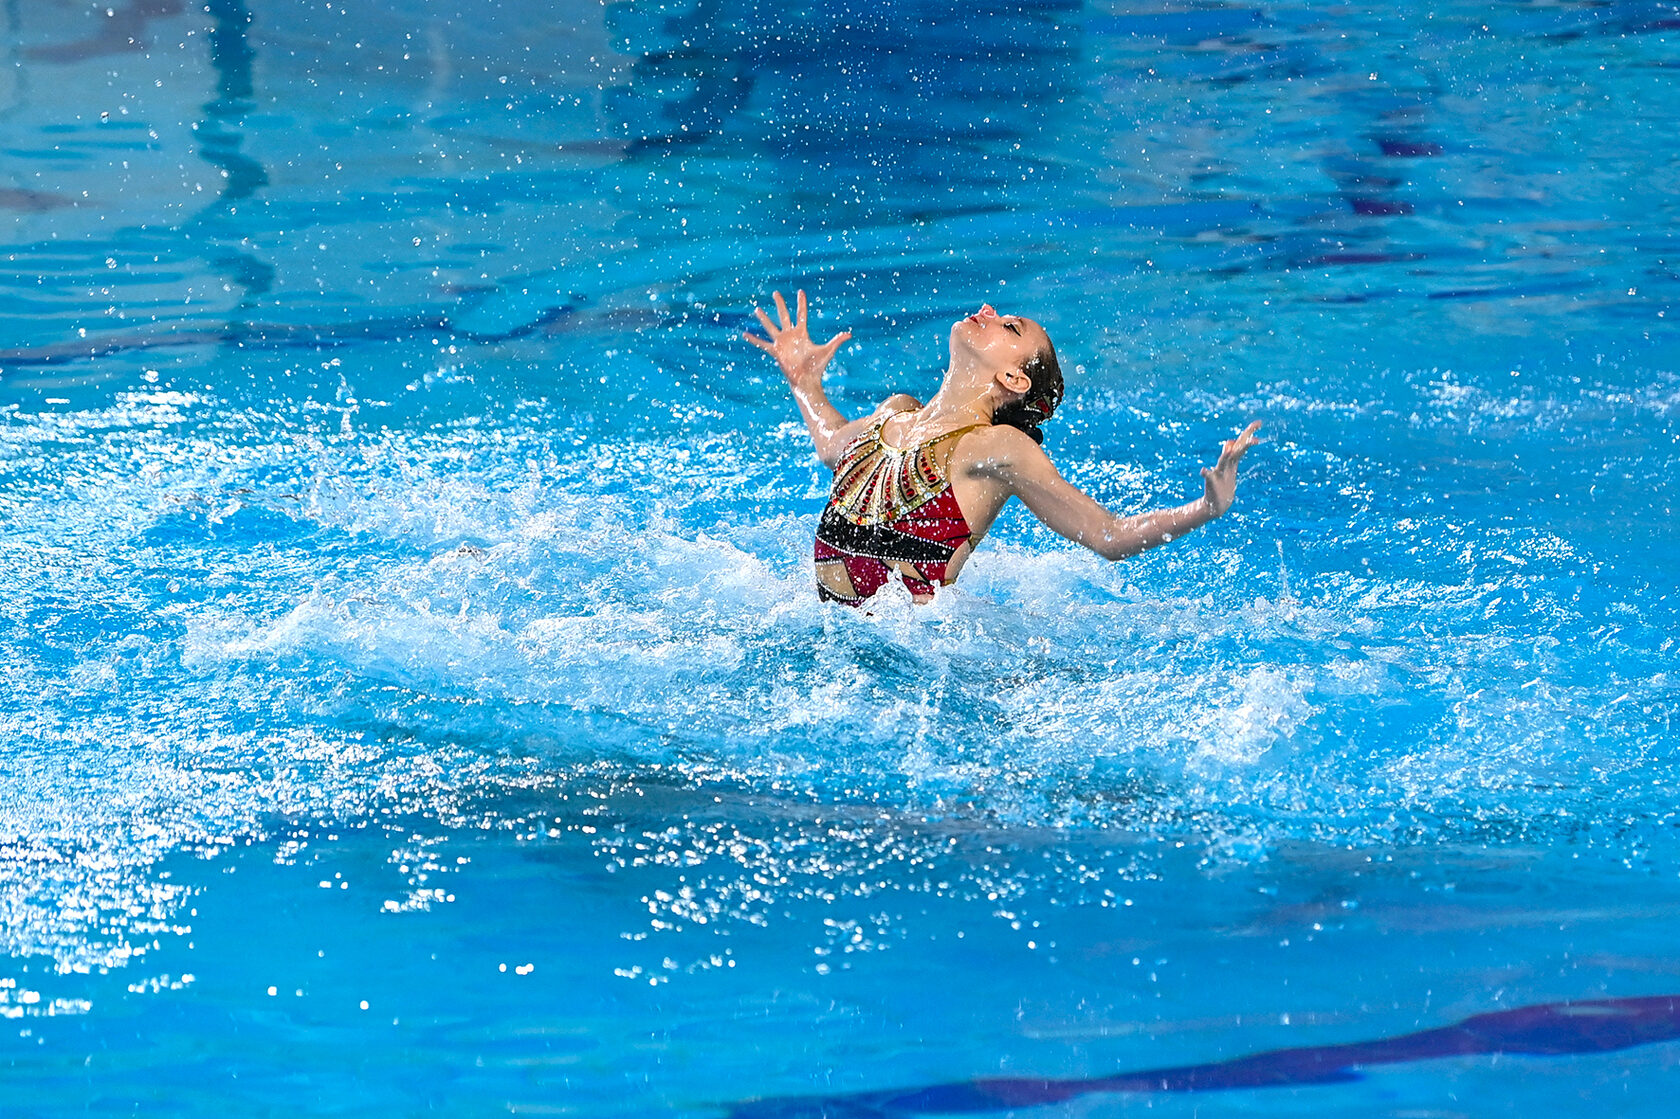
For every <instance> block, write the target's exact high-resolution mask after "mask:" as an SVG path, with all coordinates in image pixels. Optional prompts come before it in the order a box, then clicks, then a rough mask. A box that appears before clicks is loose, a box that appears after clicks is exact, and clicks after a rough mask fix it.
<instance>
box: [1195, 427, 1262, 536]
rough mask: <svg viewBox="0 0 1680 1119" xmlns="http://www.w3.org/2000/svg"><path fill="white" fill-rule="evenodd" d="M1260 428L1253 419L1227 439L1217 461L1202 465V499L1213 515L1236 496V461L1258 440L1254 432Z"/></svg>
mask: <svg viewBox="0 0 1680 1119" xmlns="http://www.w3.org/2000/svg"><path fill="white" fill-rule="evenodd" d="M1259 430H1260V421H1259V420H1255V421H1254V422H1253V423H1251V424H1249V425H1248V426H1247V427H1245V428H1243V429H1242V433H1241V434H1239V435H1238V436H1237V437H1236V438H1235V439H1227V440H1225V442H1224V444H1223V445H1222V446H1221V447H1220V450H1219V461H1218V462H1216V463H1214V464H1213V466H1212V467H1206V466H1204V467H1202V487H1203V489H1202V500H1203V501H1205V502H1207V504H1208V508H1209V509H1210V510H1212V512H1213V515H1214V516H1216V517H1222V516H1224V515H1225V510H1227V509H1229V508H1230V507H1231V502H1233V501H1235V500H1236V497H1237V463H1239V462H1241V461H1242V457H1243V455H1245V454H1247V453H1248V449H1249V448H1250V447H1252V446H1254V444H1256V443H1258V442H1259V440H1258V439H1256V438H1254V433H1255V432H1256V431H1259Z"/></svg>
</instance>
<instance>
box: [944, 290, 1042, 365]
mask: <svg viewBox="0 0 1680 1119" xmlns="http://www.w3.org/2000/svg"><path fill="white" fill-rule="evenodd" d="M1049 348H1050V335H1049V334H1047V333H1046V332H1045V330H1044V328H1043V327H1042V326H1039V325H1038V324H1037V323H1036V322H1033V321H1032V320H1031V319H1029V318H1023V317H1022V316H1020V315H1000V314H998V313H997V312H996V311H994V310H992V305H991V304H990V303H983V304H981V305H980V310H978V311H976V312H975V313H974V314H972V315H970V316H968V318H966V319H958V320H957V322H956V323H955V324H954V325H953V326H952V327H951V353H952V355H953V356H955V355H956V353H957V352H958V351H959V350H962V351H965V352H967V353H969V354H972V355H974V356H975V357H977V358H979V359H980V361H981V362H982V363H983V364H984V365H986V366H988V367H990V368H993V369H998V370H1014V369H1019V368H1021V366H1023V365H1025V364H1026V363H1027V361H1028V360H1030V359H1031V358H1032V357H1033V356H1034V355H1035V354H1038V353H1041V352H1043V351H1044V350H1046V349H1049Z"/></svg>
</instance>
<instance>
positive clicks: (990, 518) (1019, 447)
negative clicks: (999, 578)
mask: <svg viewBox="0 0 1680 1119" xmlns="http://www.w3.org/2000/svg"><path fill="white" fill-rule="evenodd" d="M774 296H775V300H776V319H775V320H774V321H772V319H771V318H770V316H769V315H768V314H766V313H765V311H764V310H763V309H762V308H754V314H756V315H757V316H758V321H759V322H760V323H761V324H762V325H763V327H764V333H765V335H766V337H762V338H761V337H759V336H758V335H756V334H753V333H751V332H750V331H747V332H743V335H742V336H743V337H744V338H745V339H746V340H747V341H749V342H751V343H752V344H753V345H755V346H757V347H758V348H759V349H761V350H763V351H765V352H766V353H768V354H769V355H770V356H771V357H773V358H775V359H776V364H777V365H778V366H780V368H781V371H782V375H783V376H784V377H786V378H787V383H788V387H789V388H791V389H792V390H793V398H794V401H795V402H796V403H797V404H798V405H799V413H800V415H801V416H803V417H804V420H805V426H806V428H807V429H808V430H809V431H810V433H811V442H812V443H813V444H814V445H815V447H816V452H817V458H819V459H820V460H822V463H823V465H825V466H827V467H829V468H830V469H832V470H833V471H834V484H833V486H832V488H831V489H830V491H829V497H828V505H827V506H826V507H825V508H824V509H823V515H822V520H821V521H820V522H819V524H818V525H817V542H816V576H817V591H818V593H819V594H820V595H821V596H822V598H824V599H825V600H833V601H838V602H844V603H847V604H848V605H852V606H860V605H863V604H864V603H865V602H867V601H868V600H869V598H870V597H871V596H872V595H874V594H875V593H876V592H877V591H879V590H880V589H881V588H882V587H884V586H886V585H887V584H888V583H889V582H894V581H902V582H903V584H904V586H905V587H906V588H907V589H908V590H909V591H910V594H911V596H912V597H913V598H914V599H915V600H916V601H917V602H927V601H930V600H931V599H932V598H933V595H934V591H935V589H936V588H938V587H941V586H946V585H949V584H950V583H952V582H955V581H956V578H957V575H958V573H959V572H961V571H962V567H963V564H964V563H966V562H967V560H968V557H969V555H970V554H971V553H972V552H973V551H974V548H975V545H977V544H979V542H980V540H981V538H983V537H984V536H985V535H986V532H987V530H988V529H990V528H991V527H992V522H994V521H995V520H997V517H998V514H999V513H1001V512H1002V511H1003V507H1004V506H1005V505H1006V504H1008V502H1009V499H1010V498H1016V497H1018V498H1020V499H1021V501H1022V503H1023V504H1025V505H1026V507H1027V509H1028V510H1029V511H1030V512H1031V513H1032V514H1033V516H1035V517H1037V518H1038V519H1039V520H1040V521H1043V522H1044V524H1045V525H1046V526H1048V527H1049V528H1050V529H1051V530H1052V531H1054V532H1056V533H1058V534H1060V535H1061V536H1064V537H1066V538H1067V539H1069V540H1071V541H1073V542H1074V543H1076V544H1082V545H1084V546H1085V547H1087V548H1089V549H1091V550H1092V551H1093V552H1096V553H1097V554H1098V555H1100V556H1102V557H1104V558H1105V559H1111V560H1119V559H1125V558H1126V557H1128V556H1135V555H1137V554H1138V553H1139V552H1144V551H1148V550H1149V549H1150V548H1155V547H1159V546H1160V545H1162V544H1165V543H1167V542H1168V541H1170V540H1173V539H1175V538H1177V537H1180V536H1183V535H1184V534H1185V533H1186V532H1189V531H1190V530H1191V529H1195V528H1200V527H1201V526H1202V525H1205V524H1207V523H1208V522H1209V521H1212V520H1216V519H1218V518H1219V517H1221V516H1223V515H1224V514H1225V512H1226V510H1228V509H1230V507H1231V502H1232V501H1233V500H1235V498H1236V493H1237V464H1238V463H1239V462H1241V461H1242V457H1243V455H1245V454H1246V453H1248V449H1249V448H1250V447H1252V446H1254V444H1255V442H1256V440H1255V437H1254V433H1255V432H1256V431H1257V430H1259V428H1260V421H1259V420H1255V421H1254V422H1253V423H1251V424H1249V425H1248V426H1247V427H1246V428H1244V429H1243V430H1242V431H1241V432H1239V433H1238V434H1237V436H1236V437H1235V438H1233V439H1228V440H1226V441H1225V442H1224V443H1223V444H1222V445H1221V447H1220V452H1219V459H1218V461H1216V462H1215V463H1214V464H1213V465H1212V466H1211V467H1203V468H1202V496H1201V497H1198V498H1196V499H1195V500H1193V501H1188V502H1186V503H1184V504H1183V505H1177V506H1173V507H1171V508H1165V509H1155V510H1150V511H1148V512H1144V513H1136V514H1133V515H1131V516H1125V517H1122V516H1118V515H1116V514H1114V513H1110V512H1109V511H1108V510H1107V509H1104V508H1103V507H1102V506H1101V505H1099V504H1098V503H1097V502H1096V500H1095V499H1094V498H1092V497H1091V496H1090V495H1089V494H1086V493H1085V492H1084V491H1082V490H1080V489H1078V488H1077V487H1075V486H1074V485H1073V484H1072V483H1070V482H1069V481H1068V480H1067V479H1065V478H1063V477H1062V475H1061V473H1060V472H1059V471H1058V470H1057V469H1056V467H1055V464H1053V463H1052V462H1051V461H1050V457H1049V456H1048V455H1046V454H1045V453H1044V449H1043V447H1042V446H1041V444H1042V443H1043V438H1044V437H1043V434H1042V432H1041V431H1040V428H1041V427H1042V426H1043V424H1044V423H1045V421H1047V420H1048V419H1050V417H1051V416H1053V415H1055V412H1056V407H1057V405H1059V404H1060V403H1061V400H1062V370H1061V366H1060V365H1059V364H1058V363H1057V361H1056V350H1055V347H1054V346H1052V345H1051V343H1050V335H1049V334H1047V333H1046V332H1045V330H1044V328H1043V327H1042V326H1040V325H1039V324H1038V323H1036V322H1034V321H1033V320H1031V319H1029V318H1024V317H1022V316H1020V315H1000V314H998V313H997V312H996V311H994V310H993V309H992V307H991V306H990V304H984V305H982V306H981V308H980V310H979V311H977V312H976V313H974V314H972V315H969V316H968V317H967V318H964V319H959V320H957V322H956V323H954V324H953V325H952V327H951V343H950V354H951V356H950V364H949V365H948V366H947V368H946V370H945V379H944V381H943V382H942V383H941V384H940V386H939V390H938V391H937V392H935V393H934V394H933V396H932V398H930V399H929V400H928V401H927V403H926V404H923V403H922V402H920V401H918V400H917V399H916V398H915V397H912V396H909V395H907V394H905V393H897V394H895V395H893V396H889V397H888V398H887V399H886V400H884V401H882V402H881V405H880V406H879V407H878V408H876V409H875V410H874V411H873V412H871V413H869V414H868V415H867V416H862V417H860V418H858V419H855V420H848V419H847V418H846V417H845V416H844V415H842V414H841V413H840V411H839V409H837V408H835V407H834V405H833V404H831V403H830V402H829V399H828V394H827V393H826V392H825V391H824V390H823V383H822V382H823V373H824V371H825V370H826V369H827V368H828V363H829V362H830V361H832V360H833V358H834V355H835V353H836V352H837V351H838V350H839V349H840V347H841V346H843V345H845V343H846V342H847V340H849V339H850V338H851V336H852V335H851V332H850V331H841V332H840V333H839V334H836V335H835V336H834V337H833V338H830V339H829V340H828V341H827V342H826V343H824V344H823V345H820V346H819V345H817V344H816V343H814V342H813V341H812V340H811V333H810V328H809V326H808V321H807V306H806V299H805V293H804V292H803V291H801V292H799V295H798V306H797V309H796V313H795V314H794V315H793V316H792V317H791V318H790V317H789V315H788V307H787V302H786V301H785V300H784V299H783V298H782V293H781V292H779V291H778V292H775V293H774Z"/></svg>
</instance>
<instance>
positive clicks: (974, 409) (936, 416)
mask: <svg viewBox="0 0 1680 1119" xmlns="http://www.w3.org/2000/svg"><path fill="white" fill-rule="evenodd" d="M996 383H997V382H996V381H995V380H994V379H993V377H992V376H991V374H990V372H989V371H987V370H986V369H984V368H982V367H981V366H979V365H978V364H977V363H974V362H964V361H962V360H960V359H959V358H958V357H957V355H955V354H953V355H952V357H951V365H950V367H949V368H948V369H946V371H945V380H944V382H943V383H941V384H940V386H939V391H937V392H935V393H934V394H933V395H932V396H930V397H928V401H927V403H926V404H924V405H922V407H921V410H920V411H919V412H918V413H917V418H918V419H921V420H926V421H941V420H952V421H955V420H963V419H966V420H968V422H970V423H986V424H989V423H991V422H992V417H993V416H994V415H995V414H996V413H997V409H998V400H997V397H996V395H995V393H994V392H993V386H994V385H995V384H996Z"/></svg>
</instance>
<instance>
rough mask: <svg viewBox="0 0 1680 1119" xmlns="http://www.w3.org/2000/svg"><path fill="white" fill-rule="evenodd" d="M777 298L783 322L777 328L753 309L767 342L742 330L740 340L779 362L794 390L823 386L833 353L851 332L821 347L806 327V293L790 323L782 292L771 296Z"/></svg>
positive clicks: (843, 343)
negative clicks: (745, 341) (824, 372)
mask: <svg viewBox="0 0 1680 1119" xmlns="http://www.w3.org/2000/svg"><path fill="white" fill-rule="evenodd" d="M772 294H773V295H774V296H775V297H776V317H777V318H778V319H780V320H781V326H780V327H778V326H777V325H776V324H775V323H773V322H771V321H770V316H769V315H767V314H765V313H764V311H763V309H762V308H759V307H754V308H753V314H755V315H757V316H758V321H759V322H760V323H762V324H763V325H764V333H765V334H767V335H769V338H768V339H765V338H760V337H759V336H758V335H756V334H754V333H752V332H751V331H745V330H744V331H742V332H741V337H743V338H745V339H746V340H747V341H749V342H751V343H752V344H753V345H755V346H757V347H758V348H759V349H761V350H763V351H764V352H765V353H767V354H769V355H770V356H771V357H773V358H775V359H776V364H777V365H779V366H781V369H782V376H784V377H786V378H787V380H788V384H790V385H792V386H793V387H794V389H795V390H801V389H810V388H813V387H817V386H820V385H821V384H822V375H823V370H825V369H827V368H828V363H829V361H830V360H832V359H833V357H834V353H835V351H836V350H838V349H839V348H840V347H841V346H843V345H845V343H846V342H847V340H848V339H850V338H851V336H852V332H851V331H849V330H842V331H841V332H840V333H839V334H836V335H835V336H834V337H833V338H830V339H829V340H828V341H827V342H826V343H824V344H823V345H821V346H819V345H817V344H816V343H815V342H812V341H811V331H810V328H809V327H808V326H807V320H806V308H805V293H804V292H803V291H801V292H800V293H799V311H798V315H797V316H796V317H795V318H794V319H792V320H791V321H790V320H789V319H788V309H787V302H786V301H785V300H783V299H782V293H781V292H779V291H778V292H773V293H772Z"/></svg>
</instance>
